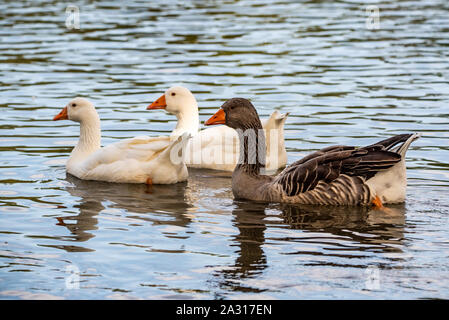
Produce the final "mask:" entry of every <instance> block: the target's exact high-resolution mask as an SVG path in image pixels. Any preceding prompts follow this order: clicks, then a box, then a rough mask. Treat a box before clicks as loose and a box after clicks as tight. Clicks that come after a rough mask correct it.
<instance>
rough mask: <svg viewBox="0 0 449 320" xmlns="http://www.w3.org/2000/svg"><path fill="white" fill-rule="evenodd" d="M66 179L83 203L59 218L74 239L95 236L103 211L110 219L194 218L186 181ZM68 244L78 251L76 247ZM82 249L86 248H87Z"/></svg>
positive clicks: (178, 222) (170, 221) (181, 221)
mask: <svg viewBox="0 0 449 320" xmlns="http://www.w3.org/2000/svg"><path fill="white" fill-rule="evenodd" d="M66 181H67V182H69V183H70V185H69V186H67V187H66V188H65V190H66V191H67V192H68V193H70V195H71V196H74V197H79V198H80V201H79V204H77V205H75V206H74V207H75V208H78V209H79V213H78V214H77V215H74V216H64V217H57V218H56V219H57V221H58V222H57V225H61V226H65V227H66V228H67V229H68V230H69V231H70V232H71V235H72V236H71V237H70V240H71V241H77V242H85V241H88V240H89V239H91V238H92V237H94V234H93V233H92V232H90V231H93V230H97V229H98V226H97V225H98V215H99V214H100V213H101V212H103V213H107V214H108V215H107V219H111V220H117V221H118V220H122V221H124V222H128V223H129V222H130V221H131V222H134V223H138V220H142V221H146V222H150V223H154V224H166V225H175V226H187V225H188V224H189V223H190V222H191V218H190V217H189V214H188V210H189V209H190V208H191V207H192V206H190V205H189V204H188V203H187V202H185V201H184V197H185V189H186V183H178V184H174V185H153V186H147V185H144V184H120V183H107V182H100V181H86V180H81V179H78V178H76V177H74V176H72V175H70V174H67V176H66ZM116 210H119V211H117V212H116ZM147 213H152V214H151V215H147ZM155 214H156V215H160V216H161V219H157V216H156V217H155ZM167 217H168V218H167ZM104 218H106V216H104ZM136 220H137V222H136ZM67 248H71V250H70V251H76V249H73V248H72V247H67ZM81 250H82V251H85V248H84V249H81Z"/></svg>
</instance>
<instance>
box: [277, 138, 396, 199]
mask: <svg viewBox="0 0 449 320" xmlns="http://www.w3.org/2000/svg"><path fill="white" fill-rule="evenodd" d="M400 160H401V156H400V155H399V154H397V153H395V152H391V151H388V150H386V148H385V146H383V145H382V144H380V145H379V144H375V145H371V146H368V147H364V148H356V147H350V146H332V147H328V148H325V149H322V150H319V151H317V152H314V153H312V154H310V155H308V156H306V157H304V158H303V159H301V160H298V161H296V162H294V163H293V164H291V165H290V166H289V167H287V168H285V169H284V170H283V171H282V172H281V173H280V174H279V175H278V176H276V178H275V179H274V181H273V182H274V183H277V184H278V185H280V186H281V188H282V189H283V191H284V192H285V193H286V194H287V195H288V196H295V195H299V194H301V193H305V192H307V191H311V190H313V189H314V188H315V187H316V186H317V184H318V183H319V182H320V181H323V182H325V183H331V182H332V181H334V180H335V179H337V178H339V177H340V176H341V175H347V176H350V177H363V178H364V179H366V180H368V179H369V178H371V177H373V176H374V175H375V174H376V173H377V172H379V171H381V170H386V169H388V168H390V167H392V166H393V165H394V164H396V163H397V162H399V161H400Z"/></svg>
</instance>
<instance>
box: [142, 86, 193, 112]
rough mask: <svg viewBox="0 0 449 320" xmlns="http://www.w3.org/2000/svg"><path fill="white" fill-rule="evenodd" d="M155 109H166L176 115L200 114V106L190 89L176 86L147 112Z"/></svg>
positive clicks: (150, 106) (152, 104) (151, 105)
mask: <svg viewBox="0 0 449 320" xmlns="http://www.w3.org/2000/svg"><path fill="white" fill-rule="evenodd" d="M154 109H165V110H166V111H167V112H168V113H171V114H174V115H178V114H191V113H194V112H198V104H197V102H196V99H195V97H194V96H193V94H192V92H190V90H189V89H187V88H184V87H181V86H174V87H171V88H170V89H168V90H167V91H165V93H164V94H163V95H162V96H160V97H159V98H158V99H157V100H156V101H154V102H153V103H151V104H150V105H149V106H148V107H147V110H154Z"/></svg>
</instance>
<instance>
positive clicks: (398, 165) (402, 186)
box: [205, 98, 420, 207]
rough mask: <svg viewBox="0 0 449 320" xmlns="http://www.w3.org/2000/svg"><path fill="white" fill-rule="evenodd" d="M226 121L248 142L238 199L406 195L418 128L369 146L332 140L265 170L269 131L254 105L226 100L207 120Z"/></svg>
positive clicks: (363, 201) (391, 199) (308, 200)
mask: <svg viewBox="0 0 449 320" xmlns="http://www.w3.org/2000/svg"><path fill="white" fill-rule="evenodd" d="M205 124H206V125H213V124H226V125H227V126H228V127H230V128H233V129H235V130H236V131H237V132H238V135H239V139H240V143H241V144H244V148H243V150H244V152H243V153H241V155H240V158H239V162H238V164H237V166H236V168H235V170H234V172H233V174H232V191H233V194H234V197H235V198H237V199H248V200H255V201H265V202H283V203H299V204H312V205H375V206H376V207H382V205H383V204H385V203H399V202H403V201H404V200H405V194H406V186H407V180H406V167H405V153H406V151H407V149H408V148H409V146H410V144H411V143H412V142H413V141H415V140H416V139H417V138H419V136H420V135H419V134H417V133H413V134H400V135H396V136H393V137H391V138H388V139H385V140H382V141H379V142H377V143H374V144H372V145H369V146H366V147H353V146H344V145H337V146H330V147H327V148H324V149H321V150H319V151H316V152H314V153H312V154H309V155H308V156H306V157H304V158H303V159H300V160H298V161H296V162H294V163H292V164H291V165H289V166H287V167H286V168H285V169H284V170H283V171H281V172H280V173H279V174H278V175H276V176H267V175H261V174H260V170H261V168H263V166H264V163H263V159H264V154H263V153H264V152H265V151H264V145H265V136H264V134H263V130H261V129H262V124H261V122H260V119H259V116H258V114H257V111H256V109H255V107H254V106H253V105H252V103H251V102H250V101H248V100H247V99H244V98H233V99H230V100H228V101H226V102H225V103H224V104H223V105H222V106H221V108H220V109H219V110H218V111H217V112H216V113H215V114H214V115H213V116H212V117H211V118H210V119H209V120H207V121H206V123H205Z"/></svg>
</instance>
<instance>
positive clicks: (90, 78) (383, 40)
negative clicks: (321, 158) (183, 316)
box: [0, 0, 449, 299]
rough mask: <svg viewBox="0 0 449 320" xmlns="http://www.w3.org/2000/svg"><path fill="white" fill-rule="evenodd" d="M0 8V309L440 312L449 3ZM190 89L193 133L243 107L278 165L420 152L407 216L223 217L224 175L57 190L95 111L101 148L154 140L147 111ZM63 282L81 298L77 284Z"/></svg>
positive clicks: (160, 130) (163, 125)
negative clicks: (261, 126)
mask: <svg viewBox="0 0 449 320" xmlns="http://www.w3.org/2000/svg"><path fill="white" fill-rule="evenodd" d="M370 4H374V5H376V4H377V5H378V7H379V9H380V24H379V29H373V30H371V29H368V28H367V24H366V19H367V13H366V4H365V2H362V1H360V2H357V1H338V2H335V1H305V2H298V1H289V0H287V1H276V2H275V1H268V0H266V1H249V0H247V1H246V0H242V1H168V3H167V1H149V2H146V1H142V2H138V1H132V2H126V3H122V2H121V1H105V2H93V1H78V2H77V3H76V5H77V6H78V8H79V12H80V29H68V28H67V27H66V24H65V23H66V19H67V15H66V11H65V10H66V6H67V5H66V4H64V3H63V2H60V1H41V2H37V1H36V2H34V1H33V2H15V1H6V2H2V3H0V17H1V18H0V26H1V29H0V39H1V41H0V48H1V53H2V54H1V56H0V71H1V72H0V82H1V87H0V98H1V99H0V111H1V114H2V117H1V119H0V150H1V160H0V298H2V299H17V298H21V299H35V298H65V299H79V298H81V299H103V298H111V299H115V298H144V299H165V298H175V299H221V298H224V299H242V298H249V299H256V298H274V299H302V298H305V299H309V298H325V299H334V298H343V299H353V298H355V299H359V298H361V299H373V298H374V299H378V298H381V299H391V298H393V299H403V298H413V299H414V298H449V270H448V269H449V268H448V265H449V223H448V222H449V221H448V217H449V199H448V191H449V188H448V185H449V163H448V158H449V142H448V141H449V139H448V138H449V132H448V128H449V111H448V102H449V81H448V75H449V50H448V49H449V33H448V32H449V20H448V10H449V3H447V2H446V1H442V0H441V1H438V0H427V1H388V0H387V1H381V2H376V1H371V2H370ZM174 84H181V85H184V86H187V87H189V88H190V89H191V90H192V92H193V93H194V94H195V96H196V98H197V100H198V101H199V105H200V108H201V110H200V114H201V116H200V117H201V120H202V121H204V120H206V119H207V118H208V117H209V116H210V115H211V114H212V113H213V112H214V111H215V110H216V109H217V108H218V107H219V106H220V105H221V104H222V102H223V101H224V100H226V99H228V98H231V97H234V96H242V97H247V98H250V99H251V100H252V101H253V103H254V104H255V106H256V107H257V108H258V111H259V113H260V114H261V115H262V116H267V115H269V114H270V113H271V111H272V110H273V109H279V110H281V111H282V112H290V113H291V115H290V117H289V118H288V120H287V124H286V146H287V150H288V155H289V163H291V162H293V161H295V160H297V159H299V158H300V157H302V156H304V155H305V154H307V153H309V152H311V151H313V150H316V149H319V148H322V147H324V146H328V145H332V144H352V145H363V144H368V143H372V142H374V141H376V139H380V138H384V137H387V136H390V135H394V134H399V133H406V132H421V133H422V134H423V137H422V138H421V139H420V140H418V141H417V142H415V143H414V144H413V145H412V148H411V149H410V151H409V152H408V154H407V163H408V178H409V182H408V183H409V186H408V189H407V201H406V203H405V204H403V205H399V206H391V207H390V211H389V213H388V214H386V213H384V212H379V211H371V212H367V211H366V210H362V209H358V208H315V207H291V206H283V205H278V204H270V205H261V204H254V203H251V202H240V201H234V200H233V197H232V192H231V191H230V185H231V179H230V174H229V173H223V172H216V171H209V170H190V177H189V180H188V182H186V183H180V184H176V185H170V186H153V187H152V188H148V187H146V186H142V185H119V184H107V183H101V182H88V181H81V180H78V179H76V178H74V177H70V176H66V173H65V169H64V166H63V164H64V161H65V159H66V158H67V157H68V155H69V152H70V150H71V148H72V146H73V145H74V143H75V142H76V140H77V137H78V127H77V124H76V123H72V122H69V121H59V122H53V121H51V119H52V118H53V116H54V115H55V114H56V113H58V112H59V111H60V109H61V108H62V107H63V106H64V105H65V104H66V103H67V102H68V101H69V100H70V99H71V98H73V97H75V96H84V97H88V98H89V99H91V100H92V101H93V102H94V103H95V105H96V107H97V109H98V110H99V113H100V117H101V119H102V130H103V131H102V132H103V144H108V143H111V142H113V141H117V139H119V138H125V137H133V136H135V135H139V134H149V135H154V136H157V135H160V134H168V133H169V132H170V131H171V130H172V129H173V127H174V126H175V123H176V119H175V118H174V117H173V116H170V115H167V114H166V113H165V112H157V111H152V112H149V111H146V110H145V107H146V106H147V105H148V103H149V102H151V101H153V100H155V99H156V98H158V97H159V96H160V95H161V94H162V93H163V92H164V91H165V90H166V89H167V88H168V87H170V86H172V85H174ZM77 280H79V282H77Z"/></svg>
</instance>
